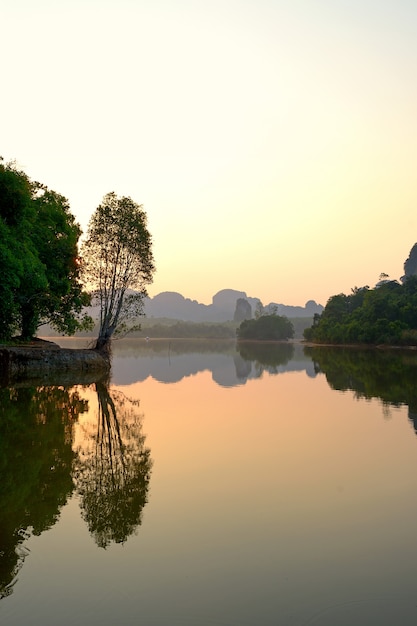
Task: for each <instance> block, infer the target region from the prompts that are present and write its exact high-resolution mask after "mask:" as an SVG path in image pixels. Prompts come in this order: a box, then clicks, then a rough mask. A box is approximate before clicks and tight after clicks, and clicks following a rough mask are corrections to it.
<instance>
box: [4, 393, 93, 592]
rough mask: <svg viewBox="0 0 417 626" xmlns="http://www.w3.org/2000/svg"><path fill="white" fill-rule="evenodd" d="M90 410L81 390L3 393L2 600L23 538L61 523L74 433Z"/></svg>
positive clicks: (23, 554) (70, 486)
mask: <svg viewBox="0 0 417 626" xmlns="http://www.w3.org/2000/svg"><path fill="white" fill-rule="evenodd" d="M86 410H87V402H86V401H85V400H83V399H81V397H80V394H79V391H78V390H77V389H74V388H73V389H71V388H65V387H50V386H42V387H25V386H19V387H17V386H16V387H8V388H3V389H0V476H1V481H0V598H2V597H4V596H7V595H10V593H12V591H13V585H14V583H15V582H16V575H17V573H18V571H19V569H20V567H21V566H22V564H23V562H24V559H25V557H26V555H27V553H28V551H27V548H26V546H25V543H24V542H25V540H26V539H27V538H28V537H29V536H30V535H31V534H34V535H40V534H41V533H42V532H43V531H44V530H47V529H48V528H50V527H51V526H53V524H55V522H56V521H57V519H58V517H59V514H60V510H61V508H62V507H63V505H64V504H65V503H66V501H67V500H68V498H69V496H70V495H71V493H72V491H73V488H74V484H73V482H72V476H71V468H72V463H73V457H74V453H73V451H72V429H73V424H74V422H75V421H76V420H77V419H78V416H79V415H80V413H83V412H84V411H86Z"/></svg>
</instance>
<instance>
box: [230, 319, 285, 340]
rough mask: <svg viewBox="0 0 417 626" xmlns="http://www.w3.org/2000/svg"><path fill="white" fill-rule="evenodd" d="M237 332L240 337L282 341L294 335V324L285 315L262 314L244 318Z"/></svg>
mask: <svg viewBox="0 0 417 626" xmlns="http://www.w3.org/2000/svg"><path fill="white" fill-rule="evenodd" d="M236 333H237V336H238V338H239V339H253V340H258V341H259V340H261V341H262V340H272V341H282V340H287V339H292V337H294V326H293V325H292V323H291V322H290V320H289V319H288V318H287V317H285V316H284V315H261V316H260V317H258V318H257V319H253V320H244V321H243V322H242V323H241V325H240V326H239V328H238V329H237V331H236Z"/></svg>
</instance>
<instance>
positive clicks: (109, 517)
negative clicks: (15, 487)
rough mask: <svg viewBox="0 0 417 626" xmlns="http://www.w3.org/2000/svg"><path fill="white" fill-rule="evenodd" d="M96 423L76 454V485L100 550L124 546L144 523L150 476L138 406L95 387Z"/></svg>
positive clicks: (87, 428) (86, 431)
mask: <svg viewBox="0 0 417 626" xmlns="http://www.w3.org/2000/svg"><path fill="white" fill-rule="evenodd" d="M96 391H97V399H98V409H97V422H96V424H93V423H91V422H89V423H87V424H86V425H85V427H84V438H83V441H82V443H81V444H80V445H79V446H78V447H77V449H76V457H75V459H74V482H75V485H76V491H77V493H78V494H79V496H80V506H81V510H82V516H83V519H84V520H85V521H86V523H87V525H88V528H89V531H90V533H91V534H92V536H93V537H94V540H95V542H96V543H97V545H98V546H100V547H102V548H106V547H107V546H108V545H109V544H110V543H111V542H115V543H124V542H125V541H126V539H127V538H128V537H129V535H131V534H132V533H134V532H135V531H136V529H137V527H138V526H139V525H140V524H141V521H142V511H143V507H144V506H145V504H146V502H147V493H148V487H149V480H150V475H151V468H152V460H151V458H150V450H149V449H148V448H146V447H145V436H144V435H143V433H142V415H141V414H140V413H139V411H138V406H139V402H137V401H133V400H129V399H128V398H127V397H126V396H125V395H124V394H123V393H122V392H120V391H116V390H111V391H110V390H109V387H108V386H107V385H106V384H104V383H102V382H101V383H96Z"/></svg>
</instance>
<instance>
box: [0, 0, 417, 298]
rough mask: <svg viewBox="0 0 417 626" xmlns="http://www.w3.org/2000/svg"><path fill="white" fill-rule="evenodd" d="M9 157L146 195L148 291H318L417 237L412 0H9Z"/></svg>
mask: <svg viewBox="0 0 417 626" xmlns="http://www.w3.org/2000/svg"><path fill="white" fill-rule="evenodd" d="M0 41H1V50H2V61H1V90H2V93H1V100H0V110H1V117H0V155H2V156H3V157H4V158H5V159H6V160H9V159H16V161H17V163H18V165H19V166H21V167H22V169H24V171H26V173H27V174H28V175H29V176H30V177H31V178H33V179H35V180H39V181H40V182H43V183H45V184H46V185H48V186H49V187H50V188H52V189H55V190H56V191H58V192H60V193H61V194H63V195H64V196H66V197H67V198H68V200H69V202H70V205H71V209H72V212H73V213H74V214H75V215H76V217H77V219H78V221H79V222H80V224H81V226H82V228H83V230H85V229H86V226H87V223H88V220H89V218H90V216H91V214H92V213H93V211H94V209H95V208H96V206H97V205H98V204H99V203H100V201H101V199H102V197H103V195H104V194H106V193H108V192H109V191H115V192H116V193H117V194H118V195H129V196H131V197H132V198H133V199H134V200H135V201H136V202H138V203H142V204H143V205H144V209H145V211H146V212H147V214H148V219H149V229H150V231H151V233H152V235H153V239H154V255H155V262H156V266H157V273H156V275H155V281H154V284H153V285H152V287H151V289H150V290H149V291H150V294H151V295H155V294H156V293H159V292H160V291H165V290H168V291H180V292H181V293H183V295H185V296H186V297H190V298H192V299H196V300H199V301H200V302H205V303H209V302H211V297H212V295H213V294H214V293H215V292H216V291H218V290H219V289H223V288H234V289H240V290H243V291H246V292H247V294H248V295H249V296H253V297H259V298H260V299H261V300H262V301H263V302H264V304H266V303H268V302H270V301H275V302H282V303H285V304H294V305H296V304H301V305H303V304H304V303H305V302H306V301H307V300H309V299H315V300H317V301H318V302H321V303H322V304H325V303H326V301H327V299H328V298H329V297H330V296H331V295H333V294H335V293H340V292H345V293H349V292H350V289H351V288H352V287H354V286H362V285H365V284H368V285H370V286H373V285H374V284H375V283H376V282H377V280H378V277H379V274H380V273H381V272H386V273H387V274H389V275H390V277H391V278H399V277H400V276H401V275H402V271H403V263H404V261H405V259H406V258H407V256H408V253H409V251H410V249H411V247H412V245H413V244H414V243H415V242H416V241H417V2H416V1H415V0H390V1H386V0H220V1H218V0H210V2H208V1H207V0H205V1H204V2H203V1H201V0H171V1H168V0H165V1H164V0H146V1H145V0H107V1H106V0H82V1H81V0H71V1H67V0H53V1H52V0H50V1H45V0H36V1H35V0H3V1H2V3H1V7H0Z"/></svg>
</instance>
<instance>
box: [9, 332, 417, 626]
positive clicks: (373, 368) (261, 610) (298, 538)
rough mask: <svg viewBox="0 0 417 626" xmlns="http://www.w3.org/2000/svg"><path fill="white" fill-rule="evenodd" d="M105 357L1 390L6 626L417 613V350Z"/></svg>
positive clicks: (121, 353) (136, 350) (134, 347)
mask: <svg viewBox="0 0 417 626" xmlns="http://www.w3.org/2000/svg"><path fill="white" fill-rule="evenodd" d="M112 367H113V369H112V380H111V384H105V383H103V382H95V383H94V384H90V385H75V386H70V385H68V386H66V384H60V385H51V384H50V383H46V382H45V383H44V384H43V385H42V384H38V383H37V384H36V385H33V384H32V385H24V384H22V383H21V384H19V385H17V384H15V385H14V386H9V387H5V388H2V389H0V473H1V474H0V477H1V480H0V597H2V598H3V601H2V602H1V603H0V621H2V622H3V621H4V623H7V624H10V625H11V626H23V625H26V624H28V623H35V621H36V623H42V624H45V625H46V626H49V625H52V624H53V623H55V622H56V619H57V617H56V607H57V606H59V611H60V614H59V622H60V623H61V624H65V626H67V625H68V626H70V625H71V624H74V623H85V619H86V616H88V617H87V620H88V623H92V624H93V623H94V624H95V623H100V624H102V625H104V624H113V623H115V622H118V621H119V622H120V623H122V624H123V623H126V624H130V623H136V622H137V619H138V615H139V614H138V607H140V620H141V622H143V623H145V624H155V626H157V625H158V626H164V625H165V624H171V623H172V624H186V623H189V624H201V626H203V625H204V626H208V625H209V624H213V623H216V624H226V623H228V624H229V623H230V624H232V623H233V624H237V623H239V624H242V625H244V626H252V625H253V624H280V623H283V624H310V623H311V624H312V623H313V622H314V623H317V624H318V623H321V624H340V623H355V624H358V625H359V626H361V625H364V626H365V625H366V626H367V625H368V624H373V623H378V624H381V625H382V626H391V625H392V624H394V623H401V624H414V623H415V617H416V608H415V602H414V587H413V585H414V583H413V581H414V579H415V576H416V575H417V567H416V563H417V551H416V549H415V548H414V542H413V536H414V526H415V524H414V520H415V519H416V516H417V505H416V504H415V503H416V502H417V499H416V498H415V494H416V493H417V478H416V476H417V472H416V471H415V470H416V464H417V440H416V437H415V434H414V430H413V428H412V427H411V425H410V424H408V423H407V411H406V409H405V407H407V408H408V417H409V419H410V420H411V422H412V425H413V426H414V429H416V423H417V420H416V419H415V416H416V414H417V391H416V388H415V380H416V374H417V354H414V353H413V352H407V353H403V352H399V351H377V350H366V351H360V350H352V349H349V350H348V349H344V348H337V349H329V348H322V347H316V348H306V347H303V346H302V345H300V344H290V343H283V344H273V343H263V344H255V343H240V344H239V343H236V342H228V341H220V342H213V341H203V342H195V341H189V340H188V341H180V340H173V341H167V340H151V341H149V342H145V341H144V340H122V341H120V342H116V343H115V346H114V354H113V364H112ZM169 381H174V383H175V384H167V383H169ZM176 381H179V382H178V383H177V382H176ZM138 383H139V384H138ZM139 399H140V405H139ZM363 399H365V400H369V402H368V401H367V402H364V401H363ZM373 399H376V400H375V401H374V400H373ZM371 400H372V401H371ZM142 409H143V410H144V412H145V414H146V439H145V435H144V433H143V430H142V424H143V421H144V415H143V413H142ZM391 409H392V410H391ZM394 409H395V410H394ZM390 411H391V413H392V416H393V417H395V419H391V420H385V419H384V417H386V416H387V414H388V413H389V412H390ZM397 418H398V419H397ZM147 443H148V445H147ZM150 449H152V457H155V469H153V461H152V459H151V451H150ZM151 472H152V475H151ZM150 489H152V498H150V497H149V493H150ZM49 529H50V530H51V532H46V531H48V530H49ZM87 529H88V532H87ZM35 535H38V536H39V535H42V537H35ZM29 550H30V552H29ZM22 566H23V568H22ZM19 570H20V573H19ZM51 589H52V590H53V602H51ZM74 598H76V602H74ZM392 615H394V616H395V620H392V619H391V616H392ZM326 620H327V621H326Z"/></svg>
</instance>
